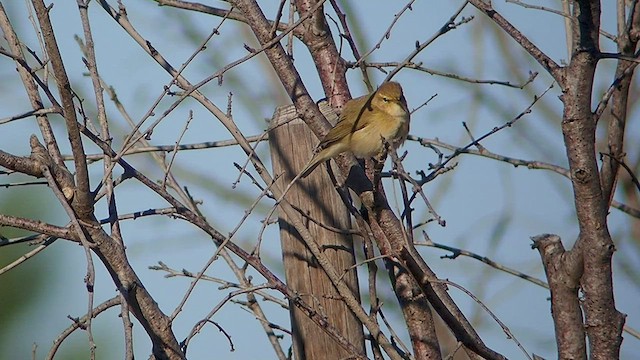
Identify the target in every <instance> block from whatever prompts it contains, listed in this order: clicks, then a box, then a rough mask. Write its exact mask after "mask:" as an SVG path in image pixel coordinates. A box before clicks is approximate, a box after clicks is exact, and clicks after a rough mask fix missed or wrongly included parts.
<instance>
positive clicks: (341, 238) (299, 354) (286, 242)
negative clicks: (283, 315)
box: [269, 105, 365, 360]
mask: <svg viewBox="0 0 640 360" xmlns="http://www.w3.org/2000/svg"><path fill="white" fill-rule="evenodd" d="M325 116H326V115H325ZM295 117H296V116H295V108H294V107H293V105H290V106H286V107H280V108H278V109H277V110H276V112H275V114H274V116H273V119H272V125H276V124H283V125H280V126H277V127H275V129H273V130H272V131H271V132H270V133H269V145H270V148H271V159H272V162H273V173H274V174H276V175H278V174H283V175H282V176H281V177H280V178H279V179H278V182H279V183H278V185H279V186H280V188H281V189H284V188H285V187H286V186H287V185H288V184H289V183H290V182H291V180H292V179H293V178H294V177H295V176H296V175H297V174H298V173H299V172H300V171H301V170H302V168H303V167H304V166H305V164H306V163H307V161H309V159H310V158H311V155H312V154H313V149H314V147H315V145H316V144H317V143H318V140H317V138H316V137H315V136H314V135H313V133H312V132H311V131H310V130H309V128H308V127H307V126H306V125H305V124H304V122H302V120H300V119H295ZM334 117H335V114H334ZM328 118H329V117H328ZM286 201H288V202H289V203H290V204H291V205H293V206H294V208H297V209H300V210H301V211H302V212H303V218H304V223H305V224H306V225H307V227H308V228H309V231H310V232H311V234H313V235H314V236H315V240H316V242H317V243H318V245H319V246H320V248H321V249H322V250H323V251H324V252H325V254H326V255H327V256H328V257H329V259H331V261H332V262H333V264H334V266H335V267H336V269H337V270H338V271H340V270H344V271H345V272H346V274H345V275H344V277H343V280H344V281H345V282H346V283H347V284H348V285H349V287H350V288H351V289H352V291H353V293H354V295H355V296H356V297H357V298H359V297H360V296H359V291H358V278H357V275H356V271H355V269H354V268H352V266H353V265H354V263H355V258H354V252H353V239H352V236H350V235H346V234H344V233H339V231H340V230H344V231H346V230H349V229H350V228H351V224H350V218H349V213H348V211H347V209H346V208H345V206H344V204H343V203H342V201H341V200H340V197H339V196H338V194H337V193H336V191H335V190H334V188H333V184H332V183H331V181H330V180H329V177H328V175H327V172H326V169H325V167H324V165H322V166H320V167H318V168H317V169H316V170H315V171H314V172H313V173H312V174H311V175H310V176H309V177H307V178H306V179H300V180H298V181H297V183H296V184H295V185H294V186H293V187H292V188H291V189H290V191H289V193H288V194H287V196H286ZM279 225H280V241H281V244H282V257H283V261H284V268H285V277H286V280H287V284H288V286H290V287H291V288H292V289H293V290H294V291H296V292H297V293H298V294H299V296H300V297H301V298H303V299H304V300H305V301H306V302H307V303H308V304H311V305H312V306H313V307H314V308H315V309H316V311H318V313H319V314H322V315H323V316H325V317H326V319H327V321H328V322H329V323H330V324H332V325H333V326H334V327H335V328H337V329H338V330H339V331H340V332H341V333H342V334H343V336H344V337H345V338H346V339H347V340H348V341H350V342H351V343H352V344H354V345H355V346H356V347H358V348H360V349H362V351H363V352H364V351H365V350H364V349H365V347H364V333H363V329H362V324H361V323H360V322H359V321H358V319H357V318H356V317H355V316H354V315H353V313H351V311H350V310H349V308H348V307H347V306H346V305H345V304H344V302H343V301H342V300H341V299H340V297H339V295H338V293H337V291H336V290H335V288H334V287H333V285H332V284H331V281H330V280H329V278H328V277H327V276H326V274H325V273H324V270H323V269H322V268H320V267H319V265H318V263H317V262H316V260H315V258H313V255H312V254H311V252H310V251H309V250H308V249H307V247H306V246H305V244H304V242H303V241H302V239H301V238H300V235H299V234H298V232H297V231H296V230H295V228H294V227H293V226H292V225H291V224H290V223H289V222H288V221H287V218H286V217H285V216H284V215H280V218H279ZM323 226H324V227H323ZM327 227H328V228H327ZM336 230H338V232H337V231H336ZM290 311H291V312H290V314H291V327H292V333H293V336H292V337H293V353H294V358H295V359H297V360H303V359H306V360H313V359H342V358H345V357H347V356H348V355H349V354H347V353H346V352H345V351H344V350H343V349H342V348H341V347H339V346H337V345H336V344H335V343H334V342H333V340H332V339H331V338H330V337H329V336H327V335H326V334H325V333H324V332H323V331H322V329H320V328H319V326H318V325H316V324H315V323H313V322H312V321H310V320H309V319H307V318H306V317H305V315H304V314H303V313H301V312H299V311H298V310H297V309H296V308H295V307H294V306H291V310H290Z"/></svg>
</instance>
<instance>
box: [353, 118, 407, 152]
mask: <svg viewBox="0 0 640 360" xmlns="http://www.w3.org/2000/svg"><path fill="white" fill-rule="evenodd" d="M408 123H409V121H408V119H407V117H406V116H386V117H384V118H382V119H377V121H375V122H372V123H370V124H367V126H364V127H363V128H362V129H359V130H358V131H356V132H354V133H353V136H352V137H351V141H350V146H349V148H350V149H351V151H352V152H353V154H354V155H355V156H356V157H369V156H374V155H377V154H378V153H379V152H380V151H382V147H383V144H384V143H383V138H384V139H385V140H386V141H388V142H391V143H392V144H396V143H397V142H396V140H400V141H404V138H406V136H407V134H406V132H408ZM405 129H406V130H405ZM397 145H400V144H397Z"/></svg>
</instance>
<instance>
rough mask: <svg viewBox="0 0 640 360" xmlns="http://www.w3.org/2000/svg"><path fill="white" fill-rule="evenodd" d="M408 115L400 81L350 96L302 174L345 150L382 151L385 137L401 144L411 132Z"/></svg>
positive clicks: (360, 154)
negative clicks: (356, 95) (354, 97)
mask: <svg viewBox="0 0 640 360" xmlns="http://www.w3.org/2000/svg"><path fill="white" fill-rule="evenodd" d="M409 115H410V114H409V110H408V108H407V101H406V100H405V98H404V95H403V93H402V87H401V86H400V84H398V83H397V82H387V83H384V84H382V86H380V88H378V90H376V91H375V92H373V93H371V94H368V95H364V96H361V97H359V98H356V99H352V100H349V101H348V102H347V103H346V104H345V106H344V109H343V111H342V114H340V118H339V120H338V123H337V124H336V125H335V126H334V127H333V128H332V129H331V130H330V131H329V132H328V133H327V135H326V136H325V137H324V138H323V139H322V141H321V142H320V145H318V149H320V151H318V152H317V153H316V154H315V155H314V156H313V157H312V158H311V160H309V163H308V164H307V165H306V166H305V168H304V170H302V172H301V175H300V176H302V177H307V176H308V175H309V174H310V173H311V172H312V171H313V170H314V169H315V168H316V167H317V166H318V165H320V164H321V163H323V162H324V161H326V160H329V159H331V158H333V157H334V156H336V155H338V154H340V153H343V152H345V151H351V152H352V153H353V154H354V155H355V156H356V157H359V158H364V157H370V156H374V155H376V154H378V153H380V151H382V148H383V145H384V140H386V141H388V142H389V143H391V145H392V146H394V147H398V146H400V145H402V143H404V141H405V140H406V138H407V135H408V134H409ZM383 139H384V140H383Z"/></svg>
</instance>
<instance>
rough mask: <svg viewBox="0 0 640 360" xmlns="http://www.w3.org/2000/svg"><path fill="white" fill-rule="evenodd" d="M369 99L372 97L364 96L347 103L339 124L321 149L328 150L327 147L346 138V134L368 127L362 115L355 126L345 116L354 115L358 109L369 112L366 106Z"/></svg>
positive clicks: (327, 137)
mask: <svg viewBox="0 0 640 360" xmlns="http://www.w3.org/2000/svg"><path fill="white" fill-rule="evenodd" d="M369 97H370V95H364V96H361V97H359V98H356V99H353V100H351V101H349V102H347V104H346V105H345V107H344V109H343V110H342V114H340V118H339V119H338V123H337V124H336V126H334V127H333V128H332V129H331V130H330V131H329V132H328V133H327V135H325V137H324V138H323V139H322V141H321V142H320V147H321V148H326V147H327V146H329V145H331V144H333V143H335V142H337V141H339V140H340V139H342V138H344V137H345V135H346V134H350V133H354V132H356V131H358V130H360V129H362V128H364V127H365V126H367V122H368V119H365V118H364V117H362V116H361V115H362V114H358V120H357V121H356V122H355V124H354V123H352V122H349V121H345V119H344V114H347V113H353V112H354V111H357V110H358V109H359V110H360V111H367V108H366V106H368V105H365V103H366V102H367V101H368V100H369ZM352 108H354V109H352Z"/></svg>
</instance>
